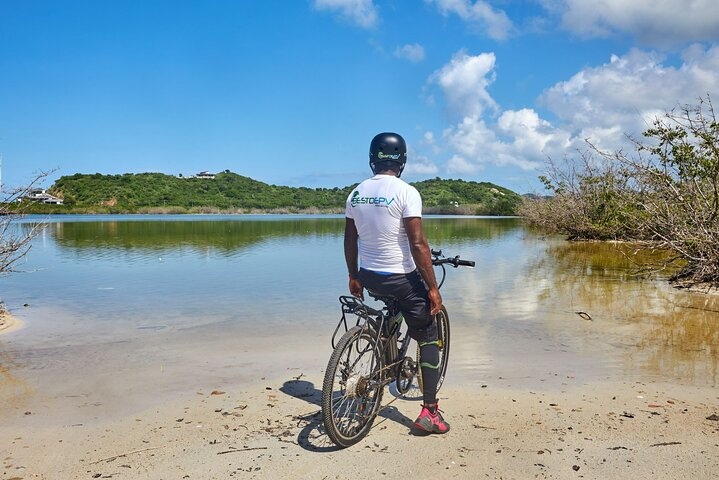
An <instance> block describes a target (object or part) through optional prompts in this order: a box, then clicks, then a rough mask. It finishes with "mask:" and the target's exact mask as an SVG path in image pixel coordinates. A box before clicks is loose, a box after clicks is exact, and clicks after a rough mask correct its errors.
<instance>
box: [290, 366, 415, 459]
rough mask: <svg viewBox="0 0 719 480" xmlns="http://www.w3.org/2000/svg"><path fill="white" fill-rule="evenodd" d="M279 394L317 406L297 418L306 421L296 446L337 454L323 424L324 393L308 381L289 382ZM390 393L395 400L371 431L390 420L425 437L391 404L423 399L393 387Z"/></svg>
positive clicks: (384, 410) (379, 415) (381, 412)
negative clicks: (322, 405) (401, 393)
mask: <svg viewBox="0 0 719 480" xmlns="http://www.w3.org/2000/svg"><path fill="white" fill-rule="evenodd" d="M280 391H281V392H282V393H284V394H286V395H289V396H290V397H294V398H299V399H302V400H304V401H305V402H307V403H309V404H311V405H314V406H315V407H317V410H314V411H312V412H310V413H307V414H305V415H300V416H299V417H298V420H300V421H304V422H307V424H306V425H305V426H304V428H302V430H301V431H300V433H299V434H298V435H297V444H298V445H299V446H300V447H302V448H304V449H305V450H308V451H311V452H335V451H337V450H340V448H339V447H337V446H336V445H335V444H334V443H332V441H331V440H330V439H329V437H328V436H327V434H326V433H325V429H324V425H323V422H322V410H321V406H320V405H321V401H322V390H319V389H317V388H315V386H314V384H313V383H312V382H308V381H306V380H288V381H286V382H285V383H284V384H283V385H282V387H280ZM385 393H387V391H385ZM389 393H390V394H391V395H392V396H393V397H395V398H393V399H392V400H391V401H390V404H388V405H386V406H383V407H382V408H381V409H380V411H379V414H378V415H377V416H378V417H379V418H378V419H377V420H375V423H374V425H373V426H372V430H376V429H377V428H382V427H381V426H382V424H383V423H384V422H386V421H388V420H391V421H393V422H397V423H399V424H400V425H404V426H405V427H407V428H408V429H410V434H411V435H423V434H422V433H420V432H417V431H416V430H415V429H414V428H412V424H413V421H412V419H410V418H408V417H407V416H406V415H404V414H403V413H402V412H400V411H399V410H398V409H397V407H395V406H394V405H391V403H393V402H395V401H396V400H397V399H403V400H409V401H417V400H421V397H420V398H416V397H415V396H407V395H405V396H400V395H399V394H398V393H397V391H396V390H394V388H390V390H389ZM410 393H411V391H410ZM370 435H371V431H370Z"/></svg>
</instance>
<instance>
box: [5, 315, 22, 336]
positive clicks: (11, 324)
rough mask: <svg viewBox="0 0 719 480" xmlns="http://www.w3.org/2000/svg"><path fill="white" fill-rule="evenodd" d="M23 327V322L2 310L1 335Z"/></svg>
mask: <svg viewBox="0 0 719 480" xmlns="http://www.w3.org/2000/svg"><path fill="white" fill-rule="evenodd" d="M21 327H22V322H21V321H20V320H18V319H17V318H15V317H13V316H12V315H10V313H8V312H6V311H2V310H0V335H2V334H3V333H10V332H12V331H15V330H17V329H19V328H21Z"/></svg>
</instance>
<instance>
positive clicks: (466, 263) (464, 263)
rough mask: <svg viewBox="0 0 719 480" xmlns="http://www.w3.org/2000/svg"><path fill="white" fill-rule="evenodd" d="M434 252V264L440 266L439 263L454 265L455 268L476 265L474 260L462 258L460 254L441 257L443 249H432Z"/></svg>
mask: <svg viewBox="0 0 719 480" xmlns="http://www.w3.org/2000/svg"><path fill="white" fill-rule="evenodd" d="M430 251H431V252H432V256H433V257H434V258H433V259H432V265H434V266H435V267H436V266H439V265H445V264H449V265H452V266H453V267H454V268H457V267H474V265H475V262H474V261H472V260H460V259H459V255H457V256H456V257H450V258H439V257H441V256H442V250H430Z"/></svg>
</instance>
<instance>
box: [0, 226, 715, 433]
mask: <svg viewBox="0 0 719 480" xmlns="http://www.w3.org/2000/svg"><path fill="white" fill-rule="evenodd" d="M46 220H47V223H48V224H47V227H46V228H45V230H44V231H43V232H42V233H41V234H40V235H39V236H38V237H37V238H36V239H35V241H34V243H33V247H32V250H31V252H30V254H29V256H28V257H27V261H26V263H24V264H23V265H21V266H20V268H21V269H22V270H24V271H25V273H18V274H13V275H10V276H5V277H2V278H0V292H1V297H2V299H3V300H4V301H5V302H6V304H7V305H8V307H9V308H10V309H11V310H12V311H13V313H14V314H15V315H16V316H17V317H19V318H21V319H22V320H23V321H24V322H25V324H26V325H25V328H23V329H21V330H19V331H16V332H13V333H10V334H7V335H4V336H2V337H0V361H1V363H0V401H9V402H11V403H12V404H13V405H17V408H20V409H21V408H25V406H26V405H32V404H34V403H33V402H35V403H37V402H39V401H41V400H42V402H46V404H47V405H52V407H50V406H48V407H47V408H56V407H57V406H58V405H60V404H62V402H66V403H67V402H70V401H71V400H67V399H77V398H80V399H81V400H82V402H84V403H80V404H78V403H77V402H78V401H79V400H78V401H75V400H72V401H74V402H75V403H74V404H73V405H74V406H75V407H77V406H78V405H88V406H89V407H88V408H94V409H95V410H93V411H94V412H96V414H97V415H102V414H104V413H103V411H102V408H103V407H102V406H103V405H104V406H107V408H108V409H109V408H110V406H112V408H113V409H115V410H116V409H117V408H118V404H117V403H118V402H117V399H118V398H121V399H122V407H124V408H127V409H132V408H142V407H146V406H147V405H149V404H151V400H150V399H155V400H154V401H160V400H158V399H162V398H164V397H166V396H168V395H170V396H174V395H182V394H194V393H195V392H196V391H204V390H206V389H212V388H217V387H222V386H224V387H226V388H232V385H237V384H241V383H243V382H249V381H257V380H258V379H261V378H262V377H268V378H271V377H277V376H281V375H288V376H289V375H290V373H287V371H288V370H291V371H292V375H296V374H297V373H296V372H297V371H298V370H301V371H302V372H303V373H304V372H307V374H308V375H314V376H319V375H321V370H322V369H323V368H324V366H325V364H326V361H327V358H328V357H329V353H330V347H329V337H330V335H331V332H332V330H333V328H334V326H335V324H336V322H337V319H338V312H339V309H338V305H337V301H336V299H337V297H338V296H339V295H342V294H345V289H346V273H345V266H344V259H343V253H342V233H343V226H344V220H343V218H341V217H339V216H336V217H335V216H318V217H306V216H301V217H300V216H298V217H293V216H228V217H222V216H160V217H152V216H139V217H135V216H119V217H118V216H106V217H105V216H84V217H72V216H71V217H62V218H49V219H46ZM33 221H37V219H33V218H30V219H27V220H25V222H24V223H23V224H22V225H20V227H19V228H25V229H26V228H30V224H31V223H32V222H33ZM424 224H425V230H426V232H427V236H428V239H429V241H430V244H431V245H432V247H433V248H441V249H442V250H443V251H444V252H445V253H446V254H451V255H461V256H462V258H466V259H472V260H476V261H477V268H475V269H457V270H453V269H452V270H451V271H449V272H448V278H447V283H446V284H445V287H444V288H443V290H442V294H443V297H444V300H445V304H446V305H447V307H448V309H449V312H450V318H451V322H452V333H453V344H452V354H451V358H450V362H451V363H450V374H449V376H448V382H452V381H455V382H469V383H475V384H485V383H489V382H491V381H492V380H493V379H496V378H497V377H503V378H504V379H509V380H510V381H511V382H512V384H513V385H514V386H516V387H517V388H525V387H532V388H534V387H537V386H542V385H546V386H547V387H548V388H551V387H552V386H557V385H559V384H561V383H562V382H563V381H564V380H566V378H568V377H569V378H574V379H579V380H580V381H592V380H594V379H600V378H621V379H637V380H640V379H647V378H650V379H659V380H668V381H672V382H682V383H688V384H701V385H706V384H709V385H714V384H716V381H717V374H718V371H717V367H718V365H719V361H718V359H719V352H718V349H719V300H717V299H715V297H707V296H704V295H700V294H690V293H686V292H679V291H676V290H674V289H672V288H670V287H668V286H667V285H666V284H665V283H664V282H662V281H650V280H642V279H639V278H637V277H635V276H634V275H633V272H634V269H635V266H634V265H633V264H632V262H631V261H630V260H629V259H628V258H627V256H625V255H623V254H622V252H621V251H620V249H621V248H624V247H621V246H613V245H606V244H582V243H568V242H564V241H563V240H562V239H559V238H551V237H546V236H541V235H537V234H535V233H533V232H531V231H529V230H528V229H526V228H525V227H524V226H523V224H522V222H521V221H520V220H518V219H511V218H504V219H497V218H494V219H490V218H466V217H462V218H447V217H442V218H427V219H425V221H424ZM23 304H28V305H29V306H28V307H23ZM580 311H581V312H587V313H588V314H590V315H591V317H592V320H591V321H588V320H583V319H582V318H581V317H580V316H579V315H577V314H576V312H580ZM113 399H114V400H113ZM47 402H49V403H47ZM53 402H55V403H56V404H57V405H54V404H53ZM77 415H80V416H79V417H78V418H81V415H85V413H78V414H77ZM68 421H69V420H68Z"/></svg>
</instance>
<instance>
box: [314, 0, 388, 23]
mask: <svg viewBox="0 0 719 480" xmlns="http://www.w3.org/2000/svg"><path fill="white" fill-rule="evenodd" d="M314 8H315V9H316V10H320V11H330V12H336V13H339V14H340V15H341V16H342V17H343V18H346V19H347V20H349V21H351V22H352V23H355V24H357V25H359V26H360V27H362V28H372V27H374V26H375V25H377V22H378V15H377V7H376V6H375V5H374V3H373V2H372V0H314Z"/></svg>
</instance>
